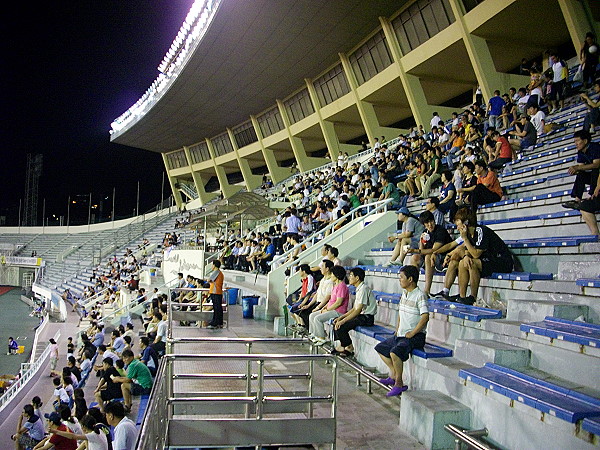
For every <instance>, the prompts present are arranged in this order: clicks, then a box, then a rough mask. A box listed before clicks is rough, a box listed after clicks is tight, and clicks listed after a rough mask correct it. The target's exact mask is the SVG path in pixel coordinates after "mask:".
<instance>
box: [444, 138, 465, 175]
mask: <svg viewBox="0 0 600 450" xmlns="http://www.w3.org/2000/svg"><path fill="white" fill-rule="evenodd" d="M450 140H451V141H452V143H451V144H450V145H451V147H450V150H448V157H447V158H446V163H447V164H448V168H449V169H450V170H452V169H453V168H454V163H453V161H452V159H453V158H454V155H459V154H460V153H461V152H462V149H463V147H464V146H465V144H466V142H465V140H464V139H463V137H462V136H461V133H460V131H459V130H454V131H452V137H451V138H450Z"/></svg>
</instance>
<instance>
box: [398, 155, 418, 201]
mask: <svg viewBox="0 0 600 450" xmlns="http://www.w3.org/2000/svg"><path fill="white" fill-rule="evenodd" d="M406 170H407V172H408V173H407V175H406V180H404V181H400V182H398V189H400V190H401V191H402V192H404V193H405V194H408V195H409V198H408V200H413V199H414V198H416V197H417V194H418V189H417V183H416V179H417V165H416V163H415V161H413V160H412V159H411V160H410V161H408V163H407V165H406Z"/></svg>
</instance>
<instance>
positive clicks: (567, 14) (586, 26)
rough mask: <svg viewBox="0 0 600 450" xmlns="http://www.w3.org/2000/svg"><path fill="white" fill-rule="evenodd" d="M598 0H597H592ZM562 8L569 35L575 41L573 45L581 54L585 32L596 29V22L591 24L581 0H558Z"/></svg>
mask: <svg viewBox="0 0 600 450" xmlns="http://www.w3.org/2000/svg"><path fill="white" fill-rule="evenodd" d="M583 1H584V2H585V0H583ZM592 1H597V0H592ZM558 4H559V6H560V10H561V11H562V14H563V17H564V18H565V23H566V24H567V29H568V30H569V35H570V36H571V40H572V41H573V47H574V48H575V51H576V52H577V55H579V51H580V50H581V47H582V46H583V42H584V41H585V34H586V33H587V32H588V31H595V32H597V30H595V28H596V27H595V24H590V22H589V20H588V17H587V15H586V12H585V8H584V6H583V5H582V2H581V1H577V0H558Z"/></svg>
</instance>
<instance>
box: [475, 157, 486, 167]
mask: <svg viewBox="0 0 600 450" xmlns="http://www.w3.org/2000/svg"><path fill="white" fill-rule="evenodd" d="M475 165H476V166H479V167H481V168H483V169H487V168H488V166H487V164H486V163H485V161H484V160H483V159H478V160H477V161H475Z"/></svg>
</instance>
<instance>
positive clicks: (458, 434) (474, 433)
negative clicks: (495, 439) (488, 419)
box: [444, 423, 499, 450]
mask: <svg viewBox="0 0 600 450" xmlns="http://www.w3.org/2000/svg"><path fill="white" fill-rule="evenodd" d="M444 430H446V431H447V432H448V433H450V434H451V435H452V436H454V450H461V449H462V448H463V447H462V445H463V444H465V445H466V446H467V448H469V449H475V450H496V449H498V448H499V447H496V446H493V445H491V444H489V443H488V442H483V441H481V440H479V439H478V438H481V437H485V436H487V435H488V429H487V428H482V429H480V430H467V429H465V428H463V427H459V426H458V425H454V424H452V423H448V424H446V425H444Z"/></svg>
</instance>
